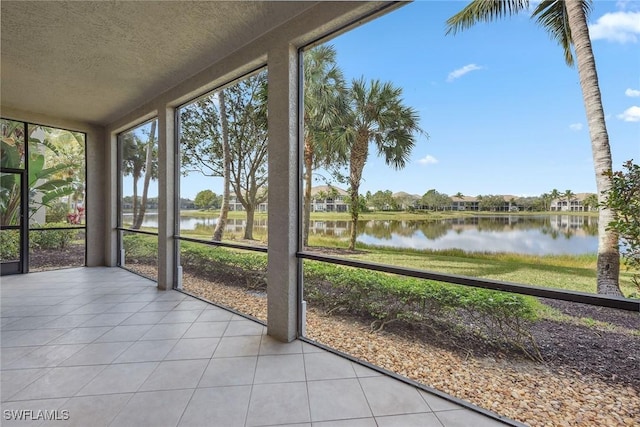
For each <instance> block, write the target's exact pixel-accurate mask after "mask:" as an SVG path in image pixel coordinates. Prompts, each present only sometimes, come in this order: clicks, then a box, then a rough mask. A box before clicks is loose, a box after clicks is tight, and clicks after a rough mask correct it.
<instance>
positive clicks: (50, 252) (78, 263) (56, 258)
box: [29, 244, 85, 271]
mask: <svg viewBox="0 0 640 427" xmlns="http://www.w3.org/2000/svg"><path fill="white" fill-rule="evenodd" d="M84 265H85V247H84V245H74V244H71V245H69V246H67V247H65V248H62V249H32V250H31V251H30V252H29V271H46V270H55V269H59V268H71V267H82V266H84Z"/></svg>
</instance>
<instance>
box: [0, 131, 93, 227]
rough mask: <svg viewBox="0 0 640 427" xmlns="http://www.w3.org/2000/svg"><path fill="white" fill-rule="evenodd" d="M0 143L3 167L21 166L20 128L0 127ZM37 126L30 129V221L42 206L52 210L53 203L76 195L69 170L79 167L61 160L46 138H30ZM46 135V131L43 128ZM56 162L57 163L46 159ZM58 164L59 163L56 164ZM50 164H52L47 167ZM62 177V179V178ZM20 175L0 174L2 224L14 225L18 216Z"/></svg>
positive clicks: (56, 149) (22, 146) (27, 182)
mask: <svg viewBox="0 0 640 427" xmlns="http://www.w3.org/2000/svg"><path fill="white" fill-rule="evenodd" d="M2 129H3V134H2V137H1V141H0V147H1V151H2V164H1V166H2V168H12V167H14V168H15V166H16V165H20V164H21V162H22V160H21V159H22V158H23V157H24V145H23V144H22V145H21V144H20V143H18V139H19V138H16V137H17V134H16V132H18V131H19V129H22V127H16V128H12V127H10V126H3V127H2ZM37 130H43V129H41V128H40V127H37V126H30V127H29V135H27V138H28V139H29V148H30V150H29V158H28V166H29V167H28V175H27V181H26V182H25V183H23V185H28V188H29V193H30V200H29V207H30V209H29V217H30V218H31V217H32V216H33V215H35V213H36V212H37V211H38V210H39V209H40V208H41V207H51V206H52V205H53V203H54V202H56V201H59V200H60V199H61V198H63V197H67V196H70V195H72V194H74V192H76V190H77V187H76V183H75V179H74V177H73V174H72V175H71V176H69V175H68V171H73V170H76V169H78V167H79V166H80V165H78V164H76V163H73V162H71V161H70V160H64V159H63V160H60V158H61V157H60V151H59V149H58V147H56V145H54V144H52V143H51V141H50V140H49V139H47V138H46V137H45V138H44V139H43V140H40V139H38V138H36V137H34V136H33V134H34V133H35V132H36V131H37ZM45 134H46V129H45ZM49 157H50V158H53V159H57V160H56V162H52V161H51V160H48V158H49ZM58 161H59V162H58ZM50 163H52V164H50ZM63 175H64V177H63ZM20 185H21V184H20V175H19V174H17V173H3V174H2V176H1V178H0V196H1V197H0V222H1V223H2V224H3V225H7V224H17V223H18V217H19V215H20V200H21V190H20Z"/></svg>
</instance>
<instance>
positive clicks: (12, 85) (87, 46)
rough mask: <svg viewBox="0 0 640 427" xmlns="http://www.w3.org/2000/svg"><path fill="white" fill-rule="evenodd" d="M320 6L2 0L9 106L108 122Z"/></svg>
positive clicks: (2, 91) (4, 89) (4, 92)
mask: <svg viewBox="0 0 640 427" xmlns="http://www.w3.org/2000/svg"><path fill="white" fill-rule="evenodd" d="M314 3H315V2H292V1H283V2H267V1H264V2H250V1H239V2H236V1H234V2H216V1H204V2H195V1H180V2H178V1H160V2H151V1H115V2H114V1H109V2H89V1H80V2H78V1H71V2H62V1H54V2H50V1H35V2H34V1H7V0H2V1H1V2H0V7H1V11H2V22H1V32H2V44H1V45H0V51H1V54H2V62H1V87H0V96H1V101H2V105H3V106H7V107H11V108H16V109H20V110H25V111H30V112H34V113H40V114H47V115H53V116H56V117H60V118H64V119H71V120H78V121H83V122H89V123H95V124H103V125H104V124H108V123H110V122H111V121H113V120H115V119H116V118H117V117H119V116H120V115H122V114H124V113H126V112H128V111H130V110H132V109H134V108H135V107H138V106H139V105H141V104H142V103H143V102H144V101H147V100H149V99H151V98H153V97H155V96H156V95H158V94H160V93H162V92H164V91H166V90H167V89H169V88H171V87H173V86H175V85H176V84H178V83H179V82H180V81H182V80H184V79H185V78H187V77H189V76H192V75H194V74H195V73H196V72H198V71H200V70H202V69H204V68H206V67H207V66H208V65H211V64H213V63H215V62H216V61H218V60H219V59H221V58H223V57H224V56H226V55H228V54H229V53H231V52H233V51H234V50H236V49H238V48H239V47H241V46H243V45H245V44H247V43H248V42H250V41H252V40H254V39H255V38H257V37H259V36H260V35H262V34H264V33H266V32H268V31H269V30H271V29H273V28H275V27H277V26H279V25H281V24H283V23H284V22H286V21H287V20H289V19H291V18H292V17H294V16H295V15H298V14H299V13H301V12H302V11H304V10H305V9H307V8H309V7H311V6H313V5H314Z"/></svg>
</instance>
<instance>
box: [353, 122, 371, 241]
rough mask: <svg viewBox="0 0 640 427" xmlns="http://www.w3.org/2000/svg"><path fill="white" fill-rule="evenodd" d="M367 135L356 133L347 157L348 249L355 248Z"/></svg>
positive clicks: (367, 144) (366, 154)
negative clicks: (349, 214) (349, 203)
mask: <svg viewBox="0 0 640 427" xmlns="http://www.w3.org/2000/svg"><path fill="white" fill-rule="evenodd" d="M368 149H369V138H368V135H362V134H360V135H358V136H357V137H356V141H355V142H354V144H353V147H352V148H351V154H350V156H349V157H350V158H349V196H350V198H351V206H350V209H351V234H350V236H349V250H350V251H353V250H355V248H356V237H357V236H358V230H357V228H358V218H359V216H360V195H359V193H358V192H359V190H360V181H361V180H362V170H363V169H364V165H365V163H366V162H367V156H368V154H369V150H368Z"/></svg>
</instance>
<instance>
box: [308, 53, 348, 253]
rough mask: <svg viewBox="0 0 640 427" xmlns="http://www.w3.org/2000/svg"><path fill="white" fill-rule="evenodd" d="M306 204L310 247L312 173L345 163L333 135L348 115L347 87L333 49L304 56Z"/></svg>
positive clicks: (342, 152)
mask: <svg viewBox="0 0 640 427" xmlns="http://www.w3.org/2000/svg"><path fill="white" fill-rule="evenodd" d="M303 64H304V71H303V76H304V155H303V164H304V177H303V180H304V201H303V235H302V239H303V245H305V246H306V245H307V244H308V239H309V221H310V215H311V186H312V176H313V171H314V170H315V169H317V168H318V167H328V166H330V165H336V164H340V163H343V162H344V161H345V160H346V156H345V152H344V147H342V146H340V144H338V143H337V141H336V134H335V133H334V132H332V130H333V129H335V128H336V127H337V125H338V124H339V123H340V120H341V119H342V117H343V116H344V115H345V114H346V111H347V107H348V105H347V102H346V99H347V97H346V96H345V92H346V84H345V81H344V77H343V75H342V71H341V70H340V69H339V68H338V66H337V64H336V51H335V48H334V47H333V46H331V45H320V46H316V47H314V48H313V49H310V50H308V51H306V52H305V53H304V59H303Z"/></svg>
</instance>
